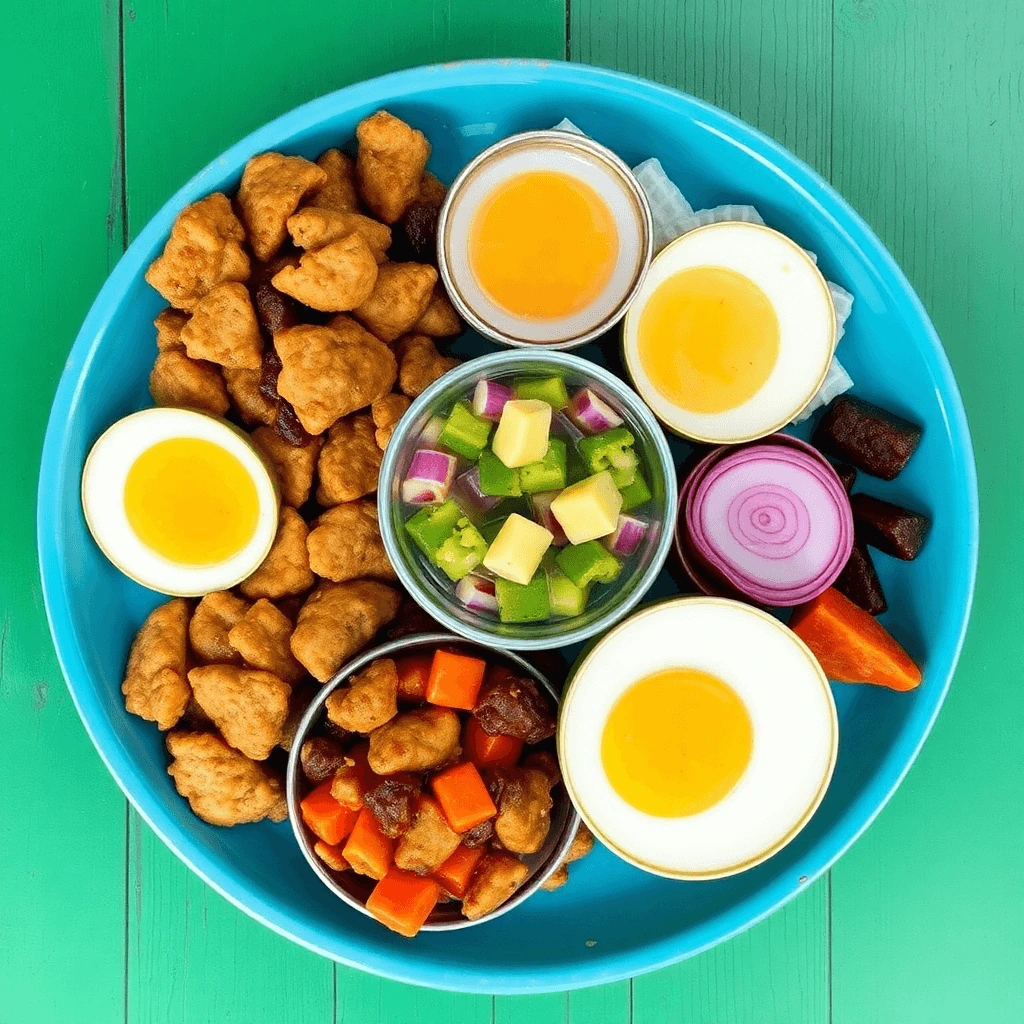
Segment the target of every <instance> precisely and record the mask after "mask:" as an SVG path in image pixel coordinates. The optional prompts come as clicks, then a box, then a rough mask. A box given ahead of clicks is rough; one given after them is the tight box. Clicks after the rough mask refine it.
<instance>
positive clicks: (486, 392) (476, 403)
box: [473, 380, 512, 423]
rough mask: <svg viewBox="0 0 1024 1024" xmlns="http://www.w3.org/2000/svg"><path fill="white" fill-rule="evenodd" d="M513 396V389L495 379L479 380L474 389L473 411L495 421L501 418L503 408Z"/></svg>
mask: <svg viewBox="0 0 1024 1024" xmlns="http://www.w3.org/2000/svg"><path fill="white" fill-rule="evenodd" d="M511 398H512V389H511V388H507V387H505V385H504V384H498V383H497V382H496V381H493V380H481V381H477V385H476V388H475V390H474V391H473V412H475V413H476V414H477V416H480V417H481V418H483V419H485V420H493V421H494V422H495V423H496V422H497V421H498V420H500V419H501V410H502V409H504V408H505V403H506V402H507V401H509V400H510V399H511Z"/></svg>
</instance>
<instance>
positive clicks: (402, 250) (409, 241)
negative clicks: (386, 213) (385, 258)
mask: <svg viewBox="0 0 1024 1024" xmlns="http://www.w3.org/2000/svg"><path fill="white" fill-rule="evenodd" d="M440 213H441V204H440V203H432V202H430V201H429V200H422V199H417V200H416V201H415V202H413V203H410V205H409V208H408V209H407V210H406V211H405V213H404V214H403V215H402V219H401V220H400V221H399V222H398V224H397V225H396V230H395V231H394V236H395V241H394V244H393V246H392V250H391V251H392V253H393V255H392V256H391V258H392V259H393V260H401V261H407V260H412V261H415V262H417V263H433V264H434V265H435V266H436V265H437V218H438V215H439V214H440Z"/></svg>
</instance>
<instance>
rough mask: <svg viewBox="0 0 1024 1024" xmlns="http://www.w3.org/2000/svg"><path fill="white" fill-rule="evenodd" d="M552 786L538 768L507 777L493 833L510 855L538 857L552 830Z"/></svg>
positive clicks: (515, 771)
mask: <svg viewBox="0 0 1024 1024" xmlns="http://www.w3.org/2000/svg"><path fill="white" fill-rule="evenodd" d="M552 806H553V802H552V800H551V782H550V780H549V779H548V777H547V775H545V774H544V772H542V771H538V770H537V769H536V768H513V769H509V770H508V771H507V772H506V773H505V785H504V786H503V787H502V790H501V798H500V800H499V801H498V816H497V818H495V820H494V831H495V834H496V835H497V837H498V839H499V840H500V841H501V845H502V846H504V847H505V849H506V850H508V851H509V852H510V853H522V854H528V853H536V852H537V851H538V850H539V849H540V848H541V847H542V846H543V845H544V840H545V839H547V837H548V830H549V829H550V827H551V807H552Z"/></svg>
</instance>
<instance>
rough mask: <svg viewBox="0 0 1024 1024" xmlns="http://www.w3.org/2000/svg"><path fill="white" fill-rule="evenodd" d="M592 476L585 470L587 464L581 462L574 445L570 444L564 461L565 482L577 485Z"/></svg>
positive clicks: (581, 458) (581, 457)
mask: <svg viewBox="0 0 1024 1024" xmlns="http://www.w3.org/2000/svg"><path fill="white" fill-rule="evenodd" d="M592 475H593V474H592V473H591V472H590V470H589V469H588V468H587V464H586V463H585V462H584V461H583V456H582V455H580V453H579V451H578V450H577V448H576V445H574V444H570V445H569V449H568V452H567V454H566V459H565V482H566V485H567V486H568V485H569V484H578V483H579V482H580V481H581V480H586V479H587V477H588V476H592Z"/></svg>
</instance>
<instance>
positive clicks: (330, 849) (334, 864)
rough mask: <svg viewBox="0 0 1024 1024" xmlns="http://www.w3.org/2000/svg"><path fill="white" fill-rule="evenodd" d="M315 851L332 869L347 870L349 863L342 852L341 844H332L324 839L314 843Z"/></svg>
mask: <svg viewBox="0 0 1024 1024" xmlns="http://www.w3.org/2000/svg"><path fill="white" fill-rule="evenodd" d="M313 852H314V853H315V854H316V855H317V856H318V857H319V858H320V859H321V860H322V861H323V862H324V863H325V864H326V865H327V866H328V867H329V868H330V869H331V870H332V871H345V870H346V869H347V868H348V866H349V863H348V861H347V860H345V854H344V853H342V852H341V844H340V843H338V844H337V845H336V846H331V845H330V844H329V843H325V842H324V841H323V840H322V839H318V840H317V841H316V842H315V843H314V844H313Z"/></svg>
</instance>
